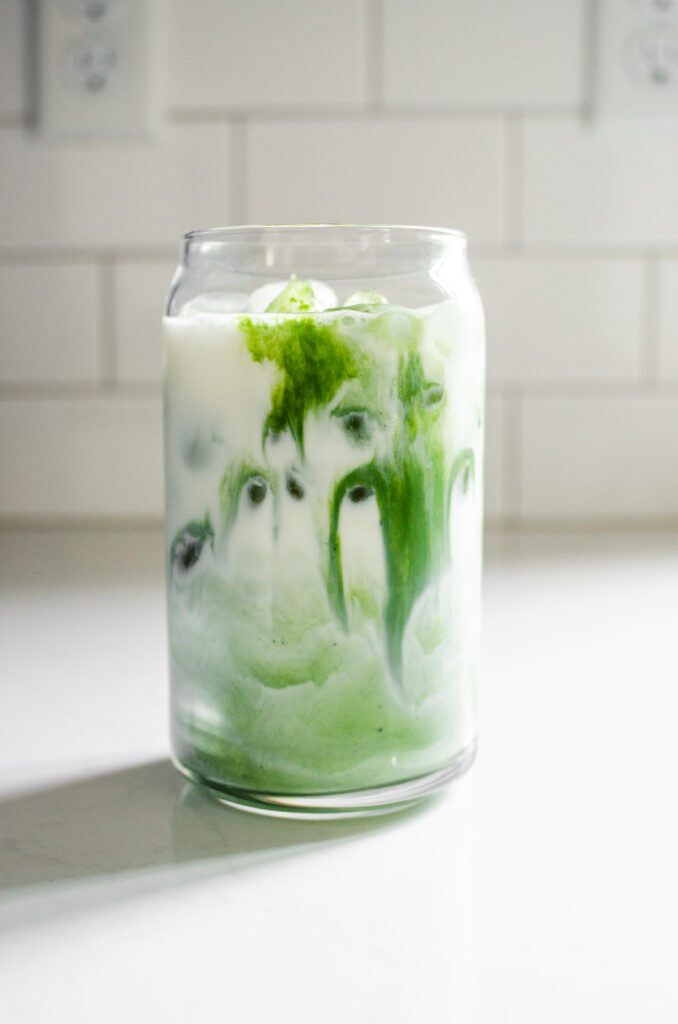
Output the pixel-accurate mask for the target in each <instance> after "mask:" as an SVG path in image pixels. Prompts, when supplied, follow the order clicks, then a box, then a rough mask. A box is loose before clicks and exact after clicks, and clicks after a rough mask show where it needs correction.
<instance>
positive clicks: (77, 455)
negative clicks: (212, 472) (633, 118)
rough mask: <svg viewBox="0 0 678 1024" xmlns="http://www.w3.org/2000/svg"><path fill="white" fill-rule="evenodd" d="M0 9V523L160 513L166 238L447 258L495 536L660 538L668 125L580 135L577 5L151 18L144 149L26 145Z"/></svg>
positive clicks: (584, 14)
mask: <svg viewBox="0 0 678 1024" xmlns="http://www.w3.org/2000/svg"><path fill="white" fill-rule="evenodd" d="M22 7H23V4H22V2H21V0H2V3H1V4H0V180H2V182H3V188H2V191H1V192H0V324H1V332H2V342H1V347H0V381H1V383H0V435H1V437H2V445H1V449H0V515H2V517H3V518H4V519H5V520H7V519H9V520H12V519H17V518H20V517H24V518H26V517H28V518H34V519H68V518H71V519H72V518H92V517H94V518H97V517H104V518H110V517H129V518H136V519H143V518H157V517H159V516H160V515H161V504H162V496H161V490H162V488H161V456H160V429H161V428H160V397H159V396H160V388H159V373H160V355H159V342H158V318H159V315H160V311H161V308H162V304H163V298H164V295H165V292H166V290H167V286H168V282H169V279H170V275H171V273H172V269H173V266H174V263H175V258H176V253H177V243H178V239H179V236H180V235H181V233H182V232H184V231H186V230H188V229H190V228H194V227H198V226H207V225H210V224H228V223H242V222H247V221H249V222H267V221H277V222H281V221H293V222H304V221H314V220H322V221H381V222H388V221H392V222H397V223H407V222H411V223H424V224H425V223H431V224H440V225H446V226H452V227H457V228H461V229H463V230H465V231H466V232H467V233H468V234H469V237H470V242H471V259H472V267H473V270H474V273H475V275H476V277H477V279H478V281H479V284H480V288H481V290H482V293H483V295H484V298H485V303H486V308H487V319H488V359H489V383H488V415H487V427H488V445H487V449H488V453H487V511H488V518H489V520H490V521H491V522H494V523H517V522H540V523H550V522H562V521H563V520H567V521H568V522H569V523H575V522H580V521H581V522H583V521H591V520H594V521H597V522H600V523H604V522H607V521H610V520H626V521H629V520H642V521H652V522H664V521H667V520H675V519H677V518H678V473H676V472H675V470H674V463H675V454H674V449H675V444H676V441H677V440H678V200H677V197H676V182H677V181H678V121H677V122H674V123H667V124H666V125H665V130H663V131H655V132H651V131H648V130H647V129H646V127H645V126H644V125H635V126H633V125H632V126H629V127H627V128H625V129H618V130H612V129H610V128H609V126H600V125H593V126H592V125H591V124H590V123H588V122H587V120H586V118H585V117H584V115H583V111H584V105H585V101H586V96H585V94H584V82H585V78H586V76H585V74H584V54H585V52H586V38H587V26H588V15H589V10H588V5H587V4H586V3H585V2H584V0H541V2H538V0H485V2H484V3H482V4H481V3H476V2H475V0H474V2H471V0H417V2H416V3H414V2H410V0H247V2H235V0H192V2H190V3H187V2H185V0H167V7H168V10H167V12H166V13H167V61H168V68H169V74H168V77H167V85H166V103H165V108H166V124H165V127H164V131H163V135H162V138H161V139H160V140H159V141H158V143H157V144H154V145H140V146H130V145H123V146H116V147H114V146H109V145H92V146H86V145H54V144H52V145H49V144H47V143H45V142H43V141H41V140H40V139H39V138H37V137H35V136H34V135H33V134H31V133H30V132H28V131H27V130H26V128H25V127H24V101H23V85H22V75H23V68H22V62H23V57H22V46H23V43H22V32H23V29H22V22H23V19H22Z"/></svg>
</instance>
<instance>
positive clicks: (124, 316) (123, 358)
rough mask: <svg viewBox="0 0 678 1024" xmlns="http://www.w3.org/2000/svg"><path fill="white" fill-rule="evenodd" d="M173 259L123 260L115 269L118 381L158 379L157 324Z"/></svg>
mask: <svg viewBox="0 0 678 1024" xmlns="http://www.w3.org/2000/svg"><path fill="white" fill-rule="evenodd" d="M175 269H176V260H175V261H174V262H173V263H172V262H171V261H169V260H167V261H163V262H132V261H130V262H123V263H118V264H117V266H116V268H115V296H116V308H115V335H116V353H117V371H118V373H117V375H118V379H119V380H121V381H136V380H144V381H157V382H159V381H160V378H161V376H162V346H161V336H160V324H161V318H162V314H163V310H164V307H165V300H166V298H167V294H168V292H169V287H170V282H171V280H172V275H173V273H174V271H175Z"/></svg>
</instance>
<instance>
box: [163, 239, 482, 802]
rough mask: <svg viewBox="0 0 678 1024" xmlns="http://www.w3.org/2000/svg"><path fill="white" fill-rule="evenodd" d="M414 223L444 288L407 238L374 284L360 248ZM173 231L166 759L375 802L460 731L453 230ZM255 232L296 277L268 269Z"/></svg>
mask: <svg viewBox="0 0 678 1024" xmlns="http://www.w3.org/2000/svg"><path fill="white" fill-rule="evenodd" d="M389 230H390V231H391V233H392V234H393V233H395V242H394V241H391V242H390V243H385V242H384V238H383V235H384V232H388V231H389ZM238 231H240V233H241V235H242V234H243V233H245V232H248V231H249V233H250V236H251V235H252V234H254V235H255V236H256V238H255V239H254V240H252V238H251V237H250V238H245V239H243V238H239V237H238ZM267 231H268V237H265V238H264V239H263V240H262V242H261V253H259V249H258V247H257V245H256V244H255V243H256V241H257V239H258V237H259V236H261V235H264V236H266V234H267ZM416 231H418V232H420V233H424V234H427V235H431V234H432V235H434V236H435V242H436V244H435V245H434V246H433V248H434V250H435V251H434V253H433V255H432V256H431V259H432V260H433V258H434V256H435V257H436V258H437V260H438V264H439V265H440V264H441V263H442V257H441V255H440V253H441V251H442V252H444V250H445V245H446V244H447V245H449V246H451V247H452V248H453V250H454V253H453V255H454V259H451V261H450V267H449V268H448V274H449V282H447V281H444V287H443V288H441V286H440V283H439V281H438V282H436V281H434V282H432V283H431V282H430V279H429V273H428V272H429V270H430V267H429V266H428V264H426V261H425V260H423V255H422V252H423V250H425V248H426V247H425V245H423V244H420V245H418V246H417V247H415V250H416V254H417V255H416V256H415V255H414V254H413V251H412V247H411V246H410V248H407V247H405V255H403V257H402V258H403V260H405V261H408V260H409V264H412V266H409V264H408V266H409V270H410V273H409V278H408V274H407V273H405V271H406V270H407V268H403V267H401V266H398V265H397V261H396V264H395V265H394V267H393V271H394V273H393V278H392V280H391V279H390V277H389V269H390V263H391V262H392V261H393V260H394V255H393V253H392V252H391V251H386V252H383V251H378V250H379V246H380V245H381V246H382V248H383V247H384V246H386V248H387V250H388V244H390V245H391V247H392V248H395V249H397V248H398V243H399V242H400V235H401V234H402V233H404V234H405V238H406V239H407V241H408V243H409V242H411V235H410V234H409V233H411V232H416ZM351 232H354V233H355V234H356V236H357V238H358V239H363V240H364V239H365V237H366V236H368V237H367V242H364V241H363V242H362V243H361V244H362V246H363V249H362V250H360V249H358V242H356V243H355V244H356V249H357V251H356V252H355V253H351V250H350V247H349V248H347V245H348V243H347V241H346V235H347V234H348V235H349V236H350V234H351ZM370 232H372V233H373V234H374V235H375V237H374V238H371V237H369V236H370ZM320 233H323V234H322V240H323V241H324V240H325V239H327V237H328V236H329V239H330V241H329V242H326V243H325V244H324V245H322V246H319V245H318V242H319V235H320ZM333 233H334V234H339V233H343V234H342V235H341V238H337V246H339V245H340V244H341V245H342V251H341V254H340V255H339V256H337V255H335V254H333V251H332V235H333ZM271 235H272V236H273V237H272V238H271ZM281 236H282V237H281ZM308 236H310V238H311V243H310V244H309V243H307V248H304V239H305V238H307V237H308ZM448 236H449V237H448ZM187 238H188V241H187V242H186V244H185V250H184V252H185V255H184V265H183V266H182V268H181V271H180V273H179V274H178V276H177V278H176V279H175V284H174V287H173V292H172V295H171V298H170V303H169V315H168V316H166V317H165V319H164V341H165V360H166V373H165V412H166V423H165V447H166V488H167V567H168V610H169V638H170V664H171V684H172V704H173V711H172V722H173V742H174V752H175V758H176V761H177V763H178V765H179V767H180V768H181V769H182V770H183V771H185V772H186V773H187V774H189V775H190V776H191V777H192V778H194V779H195V780H197V781H199V782H202V783H204V784H206V785H209V786H211V787H213V788H214V789H216V790H218V791H220V792H221V793H222V794H224V795H225V796H226V798H227V799H231V800H235V801H236V802H238V801H242V802H244V803H245V804H249V805H250V806H255V807H256V806H259V807H260V808H266V807H268V808H278V809H287V810H293V811H297V812H298V811H303V810H306V811H310V812H315V813H318V812H322V811H327V812H342V811H343V812H347V811H348V812H354V813H355V812H356V811H359V810H361V809H362V810H365V809H367V808H373V809H375V808H381V807H385V806H389V805H391V804H396V805H397V804H399V803H402V802H404V801H407V800H410V799H412V798H415V797H417V796H419V795H422V794H423V793H426V792H429V791H431V790H432V789H433V788H435V787H436V786H437V785H439V784H440V783H441V782H442V781H445V780H446V779H447V778H450V777H451V776H452V775H454V774H456V773H457V772H458V771H460V770H461V769H462V768H463V767H465V766H466V765H467V764H468V763H469V761H470V759H471V757H472V752H473V748H474V741H475V692H476V681H477V671H478V628H479V596H480V595H479V580H480V526H481V509H482V500H481V460H482V436H483V386H484V377H483V373H484V359H483V351H484V349H483V321H482V311H481V308H480V304H479V300H478V298H477V294H476V292H475V289H474V288H473V285H472V283H471V282H470V280H469V278H468V275H467V274H465V273H463V272H462V271H463V269H464V268H465V262H463V259H462V257H463V250H462V253H461V256H460V254H459V251H458V250H459V248H460V246H462V244H463V239H461V236H459V235H457V234H455V233H452V232H431V231H428V232H426V231H425V229H414V228H412V229H406V228H400V229H385V228H379V229H376V228H375V229H368V228H353V229H350V228H331V227H329V228H328V227H325V228H323V227H318V228H312V227H311V228H289V229H285V228H278V229H263V228H260V229H225V230H224V231H221V232H198V233H195V234H194V235H191V236H187ZM370 241H371V244H372V247H373V250H375V249H376V250H377V251H370V247H369V244H368V243H369V242H370ZM424 241H425V240H424ZM349 242H350V238H349ZM267 243H268V247H269V254H268V257H267V255H266V244H267ZM342 243H343V244H342ZM238 244H239V245H240V246H241V247H242V249H243V252H241V253H240V254H238V253H236V254H235V255H233V249H234V248H237V246H238ZM229 245H230V246H231V249H229ZM192 246H193V247H194V248H195V249H196V251H195V252H193V253H192V252H191V247H192ZM276 246H279V247H281V252H282V256H281V259H280V264H281V267H283V268H284V269H289V263H290V262H293V263H294V266H295V269H298V270H299V271H300V272H299V273H289V274H288V275H286V276H284V277H283V276H280V277H279V278H278V279H277V280H276V279H275V277H276V274H275V269H274V271H273V273H270V271H269V270H268V268H266V266H265V263H266V259H267V258H268V261H269V263H270V262H271V261H273V262H275V247H276ZM307 249H308V251H307ZM363 250H364V251H363ZM271 251H272V252H273V256H272V257H271ZM395 255H397V253H396V254H395ZM191 256H192V257H193V260H194V265H193V267H191V265H190V260H191ZM259 256H261V260H259V259H258V257H259ZM229 259H231V260H232V266H231V267H229V265H228V262H229ZM238 259H240V261H241V264H242V265H241V264H240V263H239V262H238ZM347 262H350V263H351V264H352V265H355V274H354V276H351V275H350V274H349V273H348V272H347V267H346V264H347ZM422 262H424V263H425V264H426V265H425V266H424V267H423V273H422V268H421V267H420V266H419V264H421V263H422ZM415 263H416V264H417V266H418V275H416V274H415V269H416V268H415V267H414V264H415ZM361 267H363V269H364V273H365V278H364V280H363V279H360V277H359V276H358V275H359V272H360V268H361ZM316 268H317V269H316ZM452 269H454V270H455V274H452V273H451V270H452ZM321 272H322V273H321ZM257 274H259V275H260V276H259V277H258V278H257V276H256V275H257ZM438 276H439V278H444V275H443V274H442V272H441V271H440V269H439V274H438ZM262 278H263V281H264V283H263V284H259V281H260V280H261V279H262ZM403 278H408V279H409V280H410V284H409V291H408V287H406V285H407V281H404V280H403ZM415 278H416V283H415ZM215 283H218V285H219V287H216V286H215ZM243 285H250V287H249V288H246V289H245V288H244V287H243ZM252 285H255V287H252ZM389 286H390V287H389ZM404 299H408V300H409V301H407V302H405V301H404Z"/></svg>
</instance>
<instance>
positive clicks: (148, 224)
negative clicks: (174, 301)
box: [0, 124, 231, 247]
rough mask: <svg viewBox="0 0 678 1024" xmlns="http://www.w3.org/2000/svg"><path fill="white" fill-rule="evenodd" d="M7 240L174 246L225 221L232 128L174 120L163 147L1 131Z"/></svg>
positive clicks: (1, 225)
mask: <svg viewBox="0 0 678 1024" xmlns="http://www.w3.org/2000/svg"><path fill="white" fill-rule="evenodd" d="M0 179H1V180H2V182H3V188H2V190H1V191H0V245H20V246H46V245H83V246H101V247H111V246H116V245H154V244H155V245H160V244H168V243H171V244H176V245H178V242H179V237H180V235H181V234H183V233H184V232H185V231H188V230H190V229H191V228H196V227H206V226H209V225H210V224H213V223H214V221H215V220H219V221H221V222H223V223H226V222H227V221H228V220H229V217H230V215H231V207H230V202H229V192H228V179H229V130H228V127H227V126H225V125H204V124H196V125H174V126H171V127H168V128H167V130H166V134H165V135H164V136H163V138H162V139H161V140H159V141H157V142H155V143H143V144H124V145H113V144H106V145H91V144H90V145H87V144H81V145H74V144H68V145H62V144H59V145H50V144H48V143H46V142H43V141H41V140H40V139H39V138H36V137H34V136H32V135H30V134H28V133H26V132H25V131H23V130H22V129H20V128H5V129H2V131H1V132H0Z"/></svg>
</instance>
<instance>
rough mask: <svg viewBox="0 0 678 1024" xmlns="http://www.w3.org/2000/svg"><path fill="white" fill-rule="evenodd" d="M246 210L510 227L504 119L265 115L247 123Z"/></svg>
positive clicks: (497, 232) (299, 219) (277, 217)
mask: <svg viewBox="0 0 678 1024" xmlns="http://www.w3.org/2000/svg"><path fill="white" fill-rule="evenodd" d="M247 134H248V155H247V167H248V217H249V219H250V220H251V221H253V222H255V223H256V222H262V223H267V222H268V223H270V222H272V223H280V222H285V221H288V222H292V223H308V222H313V221H322V222H341V223H354V222H366V223H396V224H406V223H412V224H432V225H441V226H445V227H455V228H460V229H461V230H463V231H466V232H467V234H468V235H469V237H470V239H471V241H473V242H475V241H479V240H489V241H497V240H498V239H499V238H500V236H501V232H502V215H503V214H502V174H503V148H502V132H501V124H500V122H499V121H497V120H493V119H483V120H480V121H475V120H472V119H469V118H459V119H452V120H449V119H432V120H411V119H400V118H399V119H396V120H386V121H379V120H372V119H367V120H339V121H319V120H313V121H303V122H301V121H287V122H284V123H277V122H261V123H254V124H252V125H251V126H250V127H249V128H248V133H247Z"/></svg>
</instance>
